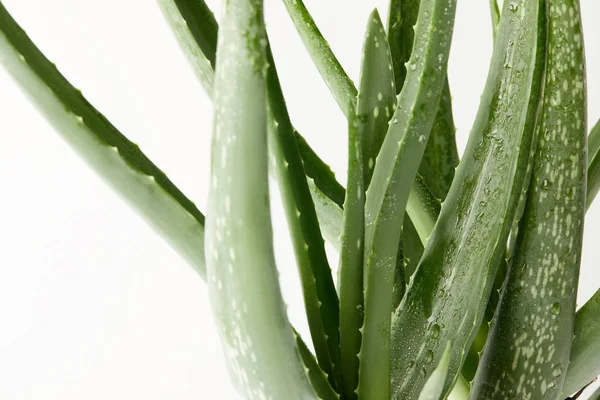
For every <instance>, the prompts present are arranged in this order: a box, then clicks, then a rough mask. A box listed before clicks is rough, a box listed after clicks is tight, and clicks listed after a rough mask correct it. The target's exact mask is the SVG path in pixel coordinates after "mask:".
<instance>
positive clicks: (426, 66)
mask: <svg viewBox="0 0 600 400" xmlns="http://www.w3.org/2000/svg"><path fill="white" fill-rule="evenodd" d="M455 6H456V1H455V0H430V1H423V2H422V4H421V9H420V10H419V18H418V22H417V25H416V33H415V38H416V42H415V51H414V52H413V54H412V56H411V59H410V60H409V72H408V75H407V78H406V83H405V85H404V88H403V90H402V92H401V93H400V96H399V97H398V108H397V109H396V112H395V114H394V116H393V117H392V123H391V124H390V128H389V130H388V132H387V135H386V137H385V140H384V143H383V146H382V148H381V152H380V153H379V156H378V159H377V163H376V165H375V171H374V173H373V178H372V181H371V185H370V186H369V190H368V192H367V201H366V207H365V224H366V225H365V226H366V229H365V266H366V289H365V322H364V327H363V344H362V348H361V352H360V373H359V386H358V394H359V396H364V397H365V398H368V399H373V400H378V399H389V397H390V379H389V378H390V359H389V351H390V323H391V315H392V311H393V310H392V301H393V286H394V274H395V268H396V260H397V252H398V245H399V242H400V235H401V226H402V221H403V218H404V212H405V209H406V204H407V202H408V197H409V193H410V187H411V186H412V184H413V182H414V180H415V177H416V175H417V170H418V168H419V164H420V162H421V157H422V155H423V152H424V150H425V146H426V142H427V138H428V136H429V133H430V132H431V128H432V125H433V120H434V117H435V114H436V112H437V108H438V107H437V106H438V104H439V100H440V97H441V94H442V90H443V87H444V83H445V80H446V69H447V61H448V53H449V50H450V37H451V36H452V30H453V25H454V12H455ZM424 76H427V79H424ZM417 110H418V112H416V111H417Z"/></svg>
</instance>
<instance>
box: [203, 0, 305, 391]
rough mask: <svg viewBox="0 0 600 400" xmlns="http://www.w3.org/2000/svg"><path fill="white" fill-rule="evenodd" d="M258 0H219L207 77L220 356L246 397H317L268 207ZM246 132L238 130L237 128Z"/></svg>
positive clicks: (211, 266)
mask: <svg viewBox="0 0 600 400" xmlns="http://www.w3.org/2000/svg"><path fill="white" fill-rule="evenodd" d="M262 13H263V10H262V1H261V0H229V1H228V2H226V4H225V5H224V10H223V17H222V21H223V22H222V26H221V32H220V35H219V42H218V54H219V61H218V63H217V69H216V74H215V87H214V102H215V116H214V121H215V124H214V133H213V151H212V162H211V164H212V165H211V183H210V185H211V187H210V195H209V217H208V218H207V221H206V242H205V246H206V249H207V251H208V257H207V260H206V261H207V274H208V285H209V294H210V299H211V304H212V306H213V314H214V317H215V320H216V322H217V326H218V328H219V332H220V336H221V340H222V342H223V347H224V352H225V356H226V360H227V365H228V368H229V371H230V373H231V376H232V379H233V381H234V384H235V385H236V387H237V389H238V391H239V392H240V393H241V394H243V395H245V397H247V398H259V397H272V398H277V399H280V398H294V399H315V398H317V395H316V394H315V392H314V390H313V388H312V386H311V384H310V382H309V380H308V376H307V374H306V371H305V369H304V366H303V364H302V361H301V360H300V356H299V352H298V348H297V347H296V341H295V339H294V337H293V332H292V328H291V326H290V324H289V322H288V319H287V313H286V308H285V304H284V302H283V299H282V297H281V291H280V288H279V281H278V274H277V268H276V266H275V259H274V254H273V240H272V228H271V216H270V211H269V185H268V148H267V126H266V125H267V93H266V87H265V84H266V82H265V73H266V72H267V68H268V65H269V64H268V62H267V59H266V54H265V44H266V32H265V29H264V23H263V15H262ZM240 133H243V134H240Z"/></svg>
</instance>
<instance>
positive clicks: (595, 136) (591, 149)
mask: <svg viewBox="0 0 600 400" xmlns="http://www.w3.org/2000/svg"><path fill="white" fill-rule="evenodd" d="M598 150H600V120H598V122H596V125H594V127H593V128H592V130H591V131H590V134H589V136H588V164H591V163H592V161H593V160H594V156H595V155H596V154H597V153H598Z"/></svg>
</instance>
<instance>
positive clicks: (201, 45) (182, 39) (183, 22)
mask: <svg viewBox="0 0 600 400" xmlns="http://www.w3.org/2000/svg"><path fill="white" fill-rule="evenodd" d="M158 4H159V6H160V8H161V10H162V12H163V15H164V16H165V19H166V20H167V22H168V23H169V25H170V26H171V29H172V31H173V33H174V34H175V37H176V38H177V42H178V43H179V46H180V47H181V49H182V50H183V53H184V54H185V55H186V57H187V59H188V62H189V64H190V66H191V67H192V70H193V71H194V73H195V74H196V76H197V77H198V80H199V81H200V83H202V86H203V87H204V90H205V91H206V93H208V95H209V96H212V90H213V83H214V82H213V81H214V68H215V63H216V50H217V35H218V29H219V25H218V24H217V21H216V20H215V17H214V15H213V13H212V11H211V10H210V9H209V8H208V7H207V5H206V3H204V1H203V0H158Z"/></svg>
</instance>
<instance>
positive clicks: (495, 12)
mask: <svg viewBox="0 0 600 400" xmlns="http://www.w3.org/2000/svg"><path fill="white" fill-rule="evenodd" d="M490 12H491V14H492V32H493V37H494V43H496V36H498V25H500V7H498V0H490Z"/></svg>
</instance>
